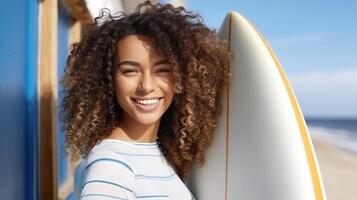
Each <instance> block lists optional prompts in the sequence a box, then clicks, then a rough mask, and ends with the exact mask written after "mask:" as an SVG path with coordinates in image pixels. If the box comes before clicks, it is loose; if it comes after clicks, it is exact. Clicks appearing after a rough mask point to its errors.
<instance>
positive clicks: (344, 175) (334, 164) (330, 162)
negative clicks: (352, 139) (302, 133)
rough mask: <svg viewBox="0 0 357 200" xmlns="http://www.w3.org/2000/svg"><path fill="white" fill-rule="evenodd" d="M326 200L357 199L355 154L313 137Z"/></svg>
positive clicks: (356, 160) (356, 163)
mask: <svg viewBox="0 0 357 200" xmlns="http://www.w3.org/2000/svg"><path fill="white" fill-rule="evenodd" d="M313 144H314V147H315V151H316V154H317V159H318V162H319V165H320V169H321V175H322V179H323V182H324V185H325V190H326V194H327V199H328V200H356V199H357V155H356V154H353V153H350V152H347V151H344V150H342V149H339V148H337V147H335V146H333V145H332V144H330V143H328V142H324V141H321V140H318V139H316V138H313Z"/></svg>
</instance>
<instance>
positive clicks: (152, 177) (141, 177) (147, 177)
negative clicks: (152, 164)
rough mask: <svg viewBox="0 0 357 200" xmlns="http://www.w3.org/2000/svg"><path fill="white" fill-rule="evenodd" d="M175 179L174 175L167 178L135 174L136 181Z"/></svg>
mask: <svg viewBox="0 0 357 200" xmlns="http://www.w3.org/2000/svg"><path fill="white" fill-rule="evenodd" d="M174 177H176V174H171V175H168V176H147V175H143V174H136V175H135V178H136V179H155V180H170V179H171V178H174Z"/></svg>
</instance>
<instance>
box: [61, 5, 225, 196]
mask: <svg viewBox="0 0 357 200" xmlns="http://www.w3.org/2000/svg"><path fill="white" fill-rule="evenodd" d="M227 63H228V52H227V50H226V48H225V47H224V45H223V43H222V42H221V41H219V39H218V38H217V36H216V34H215V32H214V30H210V29H209V28H207V27H206V26H205V25H204V24H203V23H202V19H201V17H200V16H199V15H197V14H194V13H192V12H187V11H186V10H185V9H184V8H182V7H179V8H174V7H172V6H171V5H170V4H167V5H161V4H156V5H152V4H151V3H149V2H146V3H143V4H141V5H139V6H138V9H137V10H136V12H134V13H133V14H130V15H128V16H126V15H121V16H118V17H113V16H111V15H110V14H106V13H105V12H103V13H102V14H101V16H100V17H98V18H96V24H95V26H93V27H92V28H91V29H90V30H88V32H86V34H85V35H84V36H83V38H82V40H81V42H80V43H78V44H77V45H76V46H75V47H74V49H73V51H72V52H71V54H70V56H69V58H68V61H67V67H66V70H65V75H64V77H63V80H62V84H63V85H64V90H65V97H64V101H63V108H64V110H63V112H62V114H63V119H64V124H65V132H66V140H67V144H68V147H69V148H70V150H71V154H72V158H73V159H77V158H78V157H79V156H80V157H83V158H84V159H85V162H86V167H85V171H84V180H83V186H82V193H81V199H113V198H114V199H115V198H116V199H141V198H145V199H180V200H184V199H193V198H194V197H193V196H192V194H191V193H190V191H189V190H188V189H187V188H186V186H185V184H184V182H185V181H186V179H187V177H188V175H189V168H190V166H191V165H192V164H193V163H196V164H199V165H202V164H203V161H204V153H205V150H206V148H207V147H208V146H209V145H210V143H211V140H212V133H213V131H214V127H215V124H216V118H217V115H218V113H219V111H220V106H219V97H220V95H221V94H222V91H224V89H225V88H226V87H227V83H228V72H227V70H226V65H227Z"/></svg>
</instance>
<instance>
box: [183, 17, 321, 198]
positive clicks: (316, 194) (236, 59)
mask: <svg viewBox="0 0 357 200" xmlns="http://www.w3.org/2000/svg"><path fill="white" fill-rule="evenodd" d="M219 35H220V37H221V38H222V39H224V40H226V41H228V47H227V48H229V49H230V51H232V53H233V59H232V61H231V62H230V65H229V71H230V72H231V73H232V75H233V77H232V80H231V86H230V88H229V91H228V92H227V96H225V97H223V99H222V101H223V104H222V105H223V106H224V109H223V113H222V115H221V116H220V118H219V123H218V126H217V129H216V132H215V136H214V141H213V144H212V146H211V147H210V148H209V149H208V151H207V154H206V162H205V165H204V166H203V167H202V168H199V167H194V169H193V172H192V175H191V177H190V180H189V182H188V186H189V188H190V190H191V191H192V192H193V194H194V195H195V197H196V198H197V199H198V200H262V199H264V200H323V199H326V196H325V192H324V188H323V185H322V181H321V176H320V172H319V168H318V164H317V161H316V156H315V153H314V149H313V146H312V143H311V139H310V136H309V133H308V130H307V127H306V124H305V120H304V118H303V115H302V113H301V110H300V108H299V105H298V103H297V101H296V98H295V96H294V93H293V91H292V89H291V86H290V84H289V82H288V79H287V78H286V75H285V74H284V71H283V69H282V67H281V65H280V64H279V61H278V60H277V58H276V56H275V54H274V53H273V51H272V50H271V48H270V47H269V45H268V43H267V42H266V40H265V39H264V38H263V36H262V35H261V34H260V33H259V32H258V31H257V29H256V28H255V27H254V26H253V25H252V24H251V23H249V22H248V21H247V20H246V19H245V18H244V17H243V16H241V15H240V14H238V13H236V12H231V13H229V14H228V15H227V17H226V18H225V20H224V22H223V25H222V26H221V28H220V30H219Z"/></svg>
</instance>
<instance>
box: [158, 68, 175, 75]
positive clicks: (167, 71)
mask: <svg viewBox="0 0 357 200" xmlns="http://www.w3.org/2000/svg"><path fill="white" fill-rule="evenodd" d="M156 72H157V73H160V74H161V73H171V72H172V70H171V69H170V68H161V69H158V70H157V71H156Z"/></svg>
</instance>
